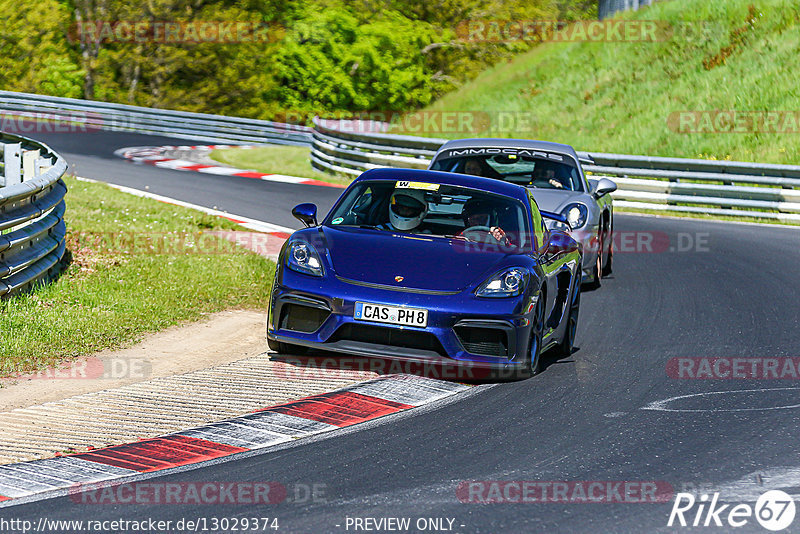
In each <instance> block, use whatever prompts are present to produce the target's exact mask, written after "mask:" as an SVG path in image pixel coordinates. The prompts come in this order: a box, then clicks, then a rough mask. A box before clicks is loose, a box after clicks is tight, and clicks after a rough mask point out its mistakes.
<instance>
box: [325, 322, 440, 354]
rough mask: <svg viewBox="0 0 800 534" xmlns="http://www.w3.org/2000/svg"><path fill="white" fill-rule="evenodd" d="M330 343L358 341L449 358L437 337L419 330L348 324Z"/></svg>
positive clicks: (337, 332) (338, 331) (332, 337)
mask: <svg viewBox="0 0 800 534" xmlns="http://www.w3.org/2000/svg"><path fill="white" fill-rule="evenodd" d="M329 341H332V342H335V341H358V342H361V343H372V344H375V345H389V346H392V347H404V348H407V349H417V350H429V351H433V352H436V353H438V354H440V355H442V356H447V353H446V352H445V350H444V347H442V344H441V343H439V340H438V339H437V338H436V336H435V335H433V334H431V333H430V332H420V331H418V330H400V329H397V328H384V327H381V326H371V325H366V324H354V323H347V324H345V325H342V327H340V328H339V329H338V330H337V331H336V332H335V333H334V334H333V336H331V338H330V340H329Z"/></svg>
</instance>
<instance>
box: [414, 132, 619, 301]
mask: <svg viewBox="0 0 800 534" xmlns="http://www.w3.org/2000/svg"><path fill="white" fill-rule="evenodd" d="M582 161H584V162H586V163H591V160H582V159H580V158H579V157H578V154H577V153H576V152H575V150H574V149H573V148H572V147H571V146H569V145H562V144H559V143H549V142H545V141H528V140H523V139H459V140H457V141H448V142H447V143H445V144H444V145H442V147H441V148H440V149H439V151H438V152H437V153H436V155H435V156H434V157H433V160H432V161H431V164H430V166H429V167H428V168H429V169H431V170H437V171H446V172H457V173H462V174H473V175H476V176H484V177H487V178H496V179H498V180H505V181H507V182H513V183H515V184H521V185H525V186H526V187H528V188H529V189H530V191H531V193H532V194H533V198H534V200H535V201H536V204H537V205H538V206H539V209H541V210H545V211H549V212H555V213H560V214H562V215H564V217H566V219H567V221H568V222H569V227H570V228H565V226H566V225H564V223H561V222H558V221H555V220H548V222H547V224H548V226H549V227H550V228H551V229H558V230H569V231H570V233H571V235H572V237H573V238H574V239H575V240H576V241H578V242H579V243H581V245H582V247H583V281H584V283H585V284H587V285H588V286H589V287H595V288H596V287H599V286H600V279H601V278H602V277H603V276H605V275H607V274H610V273H611V265H612V263H613V256H614V248H613V246H612V245H613V244H612V239H613V235H614V234H613V232H614V209H613V204H612V199H611V195H609V193H611V192H612V191H615V190H616V189H617V184H615V183H614V182H612V181H611V180H609V179H608V178H601V179H599V180H595V179H588V180H587V178H586V176H585V175H584V173H583V168H582V167H581V162H582Z"/></svg>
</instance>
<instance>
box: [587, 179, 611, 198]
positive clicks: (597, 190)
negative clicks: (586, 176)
mask: <svg viewBox="0 0 800 534" xmlns="http://www.w3.org/2000/svg"><path fill="white" fill-rule="evenodd" d="M592 182H595V180H592ZM596 184H597V185H596V186H595V187H594V191H592V194H593V195H594V198H600V197H602V196H605V195H607V194H609V193H612V192H614V191H616V190H617V184H615V183H614V182H612V181H611V180H609V179H608V178H600V179H599V180H597V181H596Z"/></svg>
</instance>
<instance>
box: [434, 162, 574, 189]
mask: <svg viewBox="0 0 800 534" xmlns="http://www.w3.org/2000/svg"><path fill="white" fill-rule="evenodd" d="M431 169H432V170H434V171H446V172H457V173H460V174H471V175H474V176H483V177H485V178H495V179H497V180H503V181H506V182H512V183H515V184H519V185H525V186H528V187H536V188H542V189H563V190H566V191H583V186H582V184H581V177H580V171H579V170H578V168H577V167H576V166H575V164H574V162H572V161H571V160H570V158H566V157H564V156H562V155H559V154H550V155H548V157H547V158H537V157H529V156H519V155H516V154H490V155H470V156H458V157H455V158H441V159H437V160H436V161H435V162H434V163H433V165H432V166H431Z"/></svg>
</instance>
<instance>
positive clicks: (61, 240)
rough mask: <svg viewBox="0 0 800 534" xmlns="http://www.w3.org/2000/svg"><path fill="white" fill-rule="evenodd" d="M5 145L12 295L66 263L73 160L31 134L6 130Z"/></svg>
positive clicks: (0, 277)
mask: <svg viewBox="0 0 800 534" xmlns="http://www.w3.org/2000/svg"><path fill="white" fill-rule="evenodd" d="M0 146H2V154H0V155H2V158H3V162H2V176H0V297H6V296H9V295H13V294H15V293H19V292H20V291H24V290H26V289H28V288H30V287H31V286H33V285H35V284H37V283H41V282H45V281H47V279H49V278H51V277H53V276H55V275H57V274H58V273H59V272H60V271H61V269H62V267H63V258H64V252H65V237H66V233H67V229H66V225H65V224H64V210H65V204H64V195H65V194H66V192H67V187H66V186H65V185H64V182H63V181H62V180H61V177H62V176H63V175H64V173H65V172H66V170H67V163H66V162H65V161H64V159H63V158H62V157H61V156H59V155H58V154H56V153H55V152H53V151H52V150H51V149H50V148H49V147H48V146H47V145H44V144H41V143H38V142H36V141H34V140H32V139H28V138H26V137H20V136H18V135H11V134H6V133H2V134H0Z"/></svg>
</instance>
